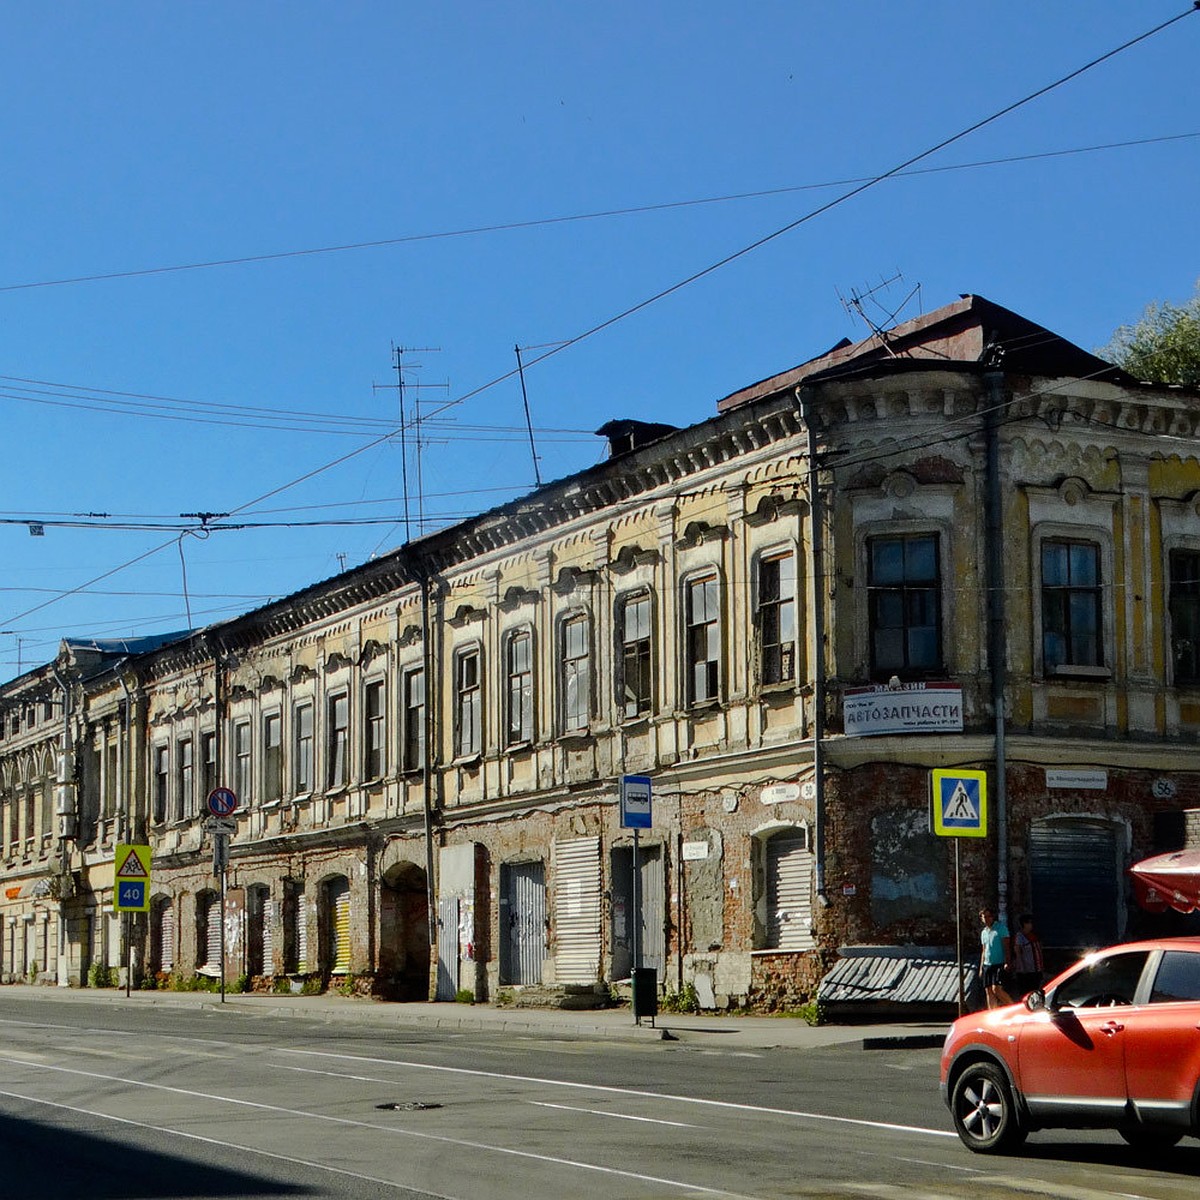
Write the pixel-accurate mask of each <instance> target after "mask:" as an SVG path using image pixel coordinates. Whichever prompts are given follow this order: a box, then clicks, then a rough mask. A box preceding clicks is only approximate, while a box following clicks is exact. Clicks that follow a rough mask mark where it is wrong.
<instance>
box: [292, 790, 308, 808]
mask: <svg viewBox="0 0 1200 1200" xmlns="http://www.w3.org/2000/svg"><path fill="white" fill-rule="evenodd" d="M312 798H313V794H312V792H301V793H300V794H299V795H298V796H293V797H292V799H291V803H292V804H294V805H296V806H297V807H298V806H300V805H303V804H307V803H308V802H309V801H310V800H311V799H312Z"/></svg>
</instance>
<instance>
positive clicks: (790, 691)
mask: <svg viewBox="0 0 1200 1200" xmlns="http://www.w3.org/2000/svg"><path fill="white" fill-rule="evenodd" d="M758 694H759V696H760V697H761V698H762V699H763V700H788V699H790V698H791V697H792V696H794V695H795V694H796V681H795V680H794V679H781V680H779V682H778V683H764V684H762V685H761V686H760V687H759V689H758Z"/></svg>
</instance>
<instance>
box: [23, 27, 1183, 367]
mask: <svg viewBox="0 0 1200 1200" xmlns="http://www.w3.org/2000/svg"><path fill="white" fill-rule="evenodd" d="M1186 15H1187V14H1186V13H1184V14H1181V16H1186ZM1179 19H1180V18H1179V17H1176V18H1175V20H1179ZM1169 24H1172V22H1171V21H1168V22H1166V24H1165V25H1161V26H1159V27H1158V29H1152V30H1150V31H1149V33H1147V34H1144V35H1143V37H1149V36H1151V34H1154V33H1157V32H1158V31H1159V29H1164V28H1166V25H1169ZM1136 40H1139V41H1140V40H1141V39H1136ZM1132 44H1133V43H1132V42H1130V43H1127V45H1132ZM1121 49H1125V47H1124V46H1122V47H1118V50H1121ZM1116 52H1117V51H1114V53H1116ZM1089 65H1091V64H1089ZM1083 69H1084V70H1086V69H1087V68H1086V67H1085V68H1083ZM1195 137H1200V132H1196V133H1174V134H1164V135H1161V136H1157V137H1146V138H1131V139H1129V140H1127V141H1122V142H1102V143H1099V144H1097V145H1094V146H1074V147H1068V148H1067V149H1064V150H1043V151H1038V152H1035V153H1032V154H1010V155H1005V156H1002V157H1000V158H985V159H980V160H978V161H975V162H967V163H950V164H947V165H946V166H942V167H921V168H918V169H917V170H913V171H909V170H904V169H900V170H896V171H891V172H889V173H888V176H887V178H911V177H917V176H921V175H938V174H944V173H946V172H949V171H970V170H978V169H979V168H981V167H995V166H1007V165H1010V164H1012V163H1021V162H1036V161H1038V160H1040V159H1047V158H1063V157H1067V156H1070V155H1076V154H1095V153H1098V152H1100V151H1103V150H1122V149H1127V148H1128V147H1130V146H1149V145H1153V144H1155V143H1158V142H1173V141H1182V140H1185V139H1187V138H1195ZM913 161H917V160H913ZM875 181H876V179H875V177H873V176H869V175H868V176H851V177H849V178H846V179H831V180H828V181H826V182H823V183H799V184H788V185H785V186H782V187H774V188H759V189H757V190H754V191H749V192H731V193H729V194H727V195H723V196H701V197H694V198H691V199H685V200H666V201H662V202H660V203H657V204H637V205H630V206H628V207H624V208H608V209H599V210H597V211H594V212H583V213H570V214H566V215H562V216H556V217H534V218H530V219H528V220H523V221H500V222H494V223H492V224H487V225H474V226H467V227H464V228H462V229H445V230H438V231H433V232H428V233H410V234H403V235H400V236H397V237H390V238H375V239H372V240H370V241H365V242H344V243H341V244H338V245H333V246H311V247H306V248H303V249H299V250H280V251H276V252H274V253H268V254H243V255H239V256H237V257H234V258H217V259H207V260H204V261H201V262H192V263H174V264H171V265H168V266H161V267H142V268H138V269H133V270H126V271H108V272H102V273H97V274H93V275H75V276H70V277H67V278H63V279H43V280H35V281H32V282H28V283H10V284H0V292H18V291H28V290H32V289H35V288H50V287H66V286H69V285H72V284H79V283H103V282H105V281H108V280H116V279H139V278H145V277H146V276H152V275H168V274H175V273H179V272H182V271H204V270H211V269H215V268H218V267H240V266H249V265H252V264H254V263H263V262H279V261H281V260H285V259H289V258H308V257H314V256H316V255H321V254H345V253H347V252H350V251H355V250H377V249H383V248H385V247H388V246H402V245H405V244H406V243H410V242H430V241H439V240H446V239H451V238H461V237H477V236H479V235H481V234H487V233H510V232H516V231H519V230H522V229H537V228H541V227H545V226H552V225H565V224H570V223H571V222H577V221H597V220H605V219H608V218H611V217H628V216H639V215H641V214H643V213H654V212H669V211H671V210H673V209H679V208H697V207H701V206H703V205H710V204H728V203H733V202H735V201H739V200H759V199H764V198H767V197H771V196H786V195H792V194H795V193H796V192H812V191H821V190H823V189H825V188H832V187H846V186H848V185H851V184H860V183H873V182H875ZM536 348H537V347H532V346H527V347H525V349H536Z"/></svg>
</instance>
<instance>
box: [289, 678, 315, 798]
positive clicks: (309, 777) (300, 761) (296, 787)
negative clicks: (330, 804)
mask: <svg viewBox="0 0 1200 1200" xmlns="http://www.w3.org/2000/svg"><path fill="white" fill-rule="evenodd" d="M292 733H293V741H294V743H295V753H294V754H293V755H292V758H293V763H292V770H293V777H292V791H293V793H294V794H295V795H297V796H303V795H305V794H306V793H308V792H311V791H312V790H313V706H312V702H311V701H305V702H304V703H302V704H297V705H296V707H295V710H294V712H293V728H292Z"/></svg>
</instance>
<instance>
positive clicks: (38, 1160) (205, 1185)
mask: <svg viewBox="0 0 1200 1200" xmlns="http://www.w3.org/2000/svg"><path fill="white" fill-rule="evenodd" d="M65 1116H66V1114H64V1117H65ZM129 1132H130V1133H137V1132H140V1131H135V1130H129ZM197 1152H198V1153H199V1154H206V1153H213V1151H212V1150H211V1148H205V1149H198V1151H197ZM0 1162H3V1164H4V1165H3V1181H4V1182H3V1188H2V1191H3V1194H4V1195H5V1196H77V1197H84V1196H86V1197H88V1200H185V1198H186V1200H205V1198H206V1197H220V1196H238V1197H246V1198H247V1200H250V1198H252V1197H255V1196H313V1195H318V1194H319V1193H318V1192H316V1191H313V1190H311V1189H307V1188H297V1187H295V1186H293V1185H289V1184H284V1183H280V1182H278V1181H276V1180H273V1179H270V1178H267V1177H265V1176H262V1175H256V1174H253V1173H251V1172H249V1171H244V1170H238V1169H235V1168H229V1167H222V1166H217V1165H214V1164H213V1163H208V1162H201V1161H197V1160H196V1159H195V1158H184V1157H181V1156H179V1155H173V1154H163V1153H161V1152H159V1151H155V1150H147V1149H145V1148H144V1147H141V1146H138V1145H135V1144H132V1143H131V1141H130V1140H129V1139H128V1138H122V1139H109V1138H104V1137H98V1136H96V1135H95V1134H91V1133H83V1132H80V1131H78V1130H75V1129H72V1128H71V1127H70V1125H69V1124H68V1123H67V1121H66V1120H63V1121H61V1122H47V1123H43V1122H42V1121H34V1120H30V1119H27V1118H17V1117H13V1116H11V1115H8V1114H0Z"/></svg>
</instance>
